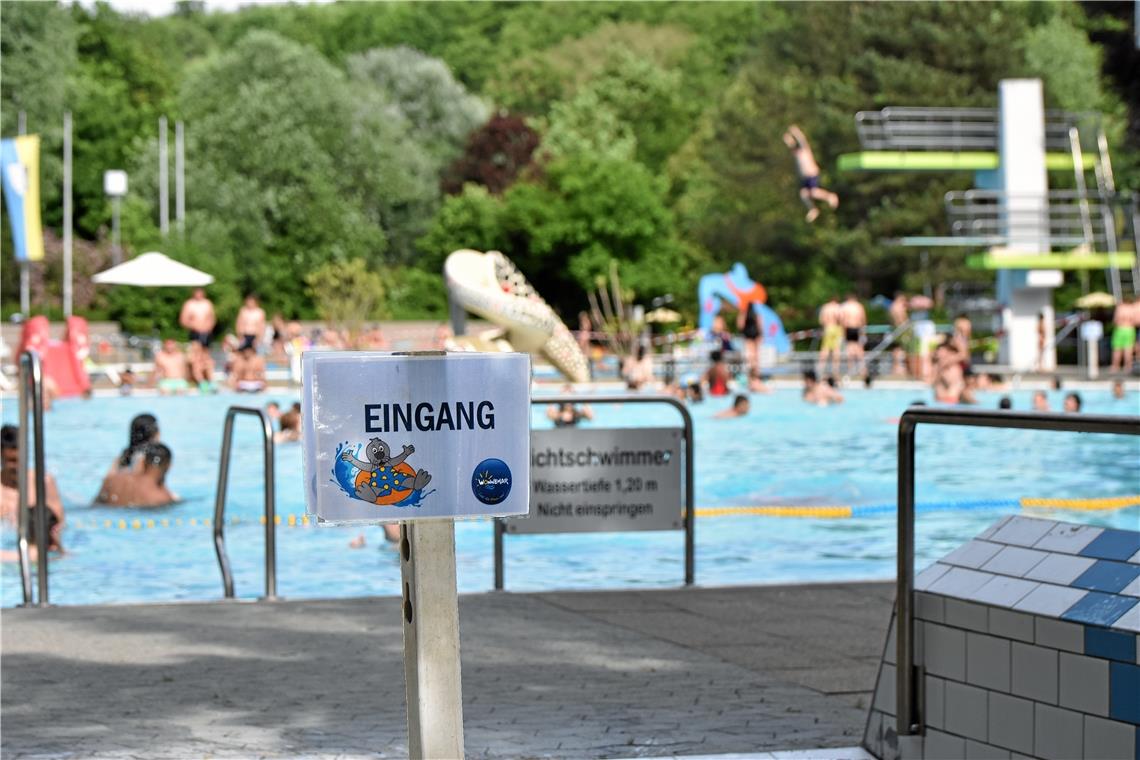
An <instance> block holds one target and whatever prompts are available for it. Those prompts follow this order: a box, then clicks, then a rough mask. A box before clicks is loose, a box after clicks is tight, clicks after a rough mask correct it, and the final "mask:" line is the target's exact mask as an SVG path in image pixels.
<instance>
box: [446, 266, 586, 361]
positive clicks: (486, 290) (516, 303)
mask: <svg viewBox="0 0 1140 760" xmlns="http://www.w3.org/2000/svg"><path fill="white" fill-rule="evenodd" d="M443 275H444V278H445V279H446V281H447V289H448V292H449V293H450V294H451V298H452V299H453V301H454V302H455V303H457V304H459V306H461V307H463V309H464V310H466V311H468V312H470V313H472V314H475V315H477V316H479V317H482V318H483V319H486V320H487V321H488V322H491V323H492V324H494V325H497V326H498V327H499V328H501V329H502V331H503V333H504V335H503V339H504V340H506V341H507V343H509V345H510V347H511V348H513V349H514V350H516V351H527V352H530V353H536V354H540V355H542V356H543V357H545V358H546V359H547V360H548V361H549V362H550V363H551V364H553V365H554V366H555V367H556V368H557V369H558V370H559V371H560V372H561V373H562V374H563V375H564V376H565V377H566V379H567V380H570V381H572V382H576V383H581V382H586V381H588V380H589V379H590V370H589V365H588V364H587V362H586V357H585V355H584V354H583V353H582V350H581V349H580V348H579V347H578V342H577V341H576V340H575V339H574V336H573V335H572V334H571V333H570V330H569V329H567V327H566V325H565V324H563V322H562V320H561V319H560V318H559V316H558V315H557V314H555V313H554V310H553V309H551V308H550V306H549V304H547V303H546V301H544V300H542V297H541V296H539V295H538V293H537V292H536V291H535V289H534V288H533V287H531V284H530V283H529V282H527V279H526V277H525V276H523V274H522V272H520V271H519V270H518V269H517V268H516V267H515V265H514V264H512V263H511V260H510V259H508V258H507V257H506V256H504V255H503V254H502V253H500V252H499V251H488V252H487V253H480V252H479V251H472V250H469V249H464V250H460V251H455V252H454V253H452V254H451V255H450V256H448V257H447V261H445V262H444V264H443ZM496 345H499V346H500V347H502V341H501V340H500V341H497V342H496Z"/></svg>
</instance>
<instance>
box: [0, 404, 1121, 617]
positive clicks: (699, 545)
mask: <svg viewBox="0 0 1140 760" xmlns="http://www.w3.org/2000/svg"><path fill="white" fill-rule="evenodd" d="M928 395H929V394H928V393H926V392H923V391H916V390H905V391H904V390H897V391H895V390H875V391H863V390H853V391H850V392H847V403H846V404H844V405H843V406H841V407H835V408H826V409H821V408H817V407H813V406H808V405H806V404H803V403H802V402H801V401H800V399H799V395H798V393H797V392H795V391H793V390H781V391H777V392H776V393H775V394H773V395H771V396H759V395H756V396H753V397H752V411H751V413H750V414H749V416H748V417H745V418H742V419H732V420H717V419H713V414H714V413H715V412H717V411H719V410H721V409H723V408H725V407H726V406H728V405H729V403H730V402H729V400H728V399H716V400H709V401H707V402H705V403H703V404H699V405H696V406H693V407H692V412H693V417H694V423H695V429H696V446H695V449H696V494H697V505H698V507H699V508H700V507H722V506H744V505H778V504H787V505H835V504H842V505H888V504H892V503H893V502H894V499H895V488H896V485H895V468H896V455H897V453H896V432H897V426H896V424H895V423H894V421H893V418H896V417H897V416H898V415H899V414H900V413H901V412H902V411H903V410H904V409H905V407H906V405H907V404H909V403H910V402H912V401H914V400H916V399H920V398H925V397H927V396H928ZM1010 395H1012V396H1013V398H1014V404H1015V407H1016V408H1020V409H1025V408H1027V407H1028V406H1029V397H1030V393H1029V392H1028V391H1024V392H1017V393H1012V394H1010ZM1062 395H1063V394H1062V393H1059V392H1053V393H1050V402H1051V404H1052V405H1053V407H1054V408H1057V407H1059V406H1060V400H1061V396H1062ZM1082 395H1083V396H1084V398H1085V409H1086V411H1090V412H1101V413H1109V414H1113V413H1116V414H1135V413H1137V412H1138V411H1140V404H1138V401H1137V396H1136V394H1131V395H1130V396H1129V397H1128V398H1127V399H1126V400H1123V401H1114V400H1113V399H1112V398H1111V397H1110V396H1109V394H1108V393H1107V392H1086V393H1083V394H1082ZM997 398H998V395H997V394H988V395H984V396H983V398H982V399H981V406H982V407H983V408H994V407H995V406H996V405H997ZM270 399H274V400H277V401H279V402H282V403H284V402H288V401H292V400H293V399H292V398H291V397H290V396H289V395H288V394H276V395H274V394H270V395H267V396H264V397H257V398H252V399H251V398H250V397H239V396H229V395H221V396H216V397H182V398H153V397H152V398H98V399H95V400H92V401H82V400H78V399H74V400H64V401H60V402H58V403H57V405H56V408H55V410H54V411H52V412H50V413H49V414H48V415H47V417H46V422H45V424H46V434H45V440H46V441H47V444H48V450H47V463H48V468H49V470H50V471H51V472H52V473H54V474H55V475H56V477H57V479H58V480H59V484H60V489H61V491H62V493H63V499H64V504H65V507H66V508H67V510H68V522H69V526H68V529H67V533H66V535H65V543H66V547H67V549H68V555H67V556H65V557H63V558H61V559H59V560H58V561H53V562H52V565H51V597H52V601H53V602H54V603H57V604H91V603H113V602H144V601H170V600H208V599H218V598H220V597H221V596H222V586H221V577H220V573H219V571H218V566H217V560H216V558H215V556H214V550H213V543H212V538H211V536H212V533H211V528H210V527H209V526H207V525H203V524H202V522H201V521H202V520H204V519H206V518H210V517H212V515H213V497H214V487H215V482H216V478H217V470H218V447H219V444H220V440H221V431H222V424H223V420H224V417H225V412H226V409H227V408H228V407H229V406H230V405H231V404H250V403H257V404H264V403H266V402H267V401H269V400H270ZM14 406H15V405H14V404H13V403H5V404H4V410H3V417H4V420H5V421H6V422H10V421H13V420H14V419H15V418H16V411H15V409H14ZM140 412H152V413H154V414H156V415H157V416H158V418H159V423H160V425H161V428H162V439H163V441H164V442H166V443H167V444H168V445H169V446H170V447H171V448H172V450H173V451H174V464H173V468H172V470H171V474H170V478H169V482H170V485H171V487H172V488H173V489H174V490H175V491H176V492H178V493H179V494H180V495H181V496H182V497H183V499H184V501H183V502H181V503H180V504H177V505H175V506H172V507H169V508H165V509H160V510H124V509H111V508H106V507H93V506H90V500H91V498H92V497H93V496H94V494H95V493H96V491H97V490H98V487H99V484H100V482H101V479H102V477H103V475H104V473H105V472H106V469H107V467H108V466H109V464H110V462H111V460H112V459H113V458H114V456H115V455H116V454H117V453H118V451H119V450H120V449H121V448H122V447H123V446H124V445H125V442H126V432H127V427H128V424H129V422H130V420H131V418H132V417H133V416H134V415H136V414H138V413H140ZM595 412H596V413H597V420H596V421H595V422H594V423H592V424H594V425H596V426H599V427H611V426H613V427H622V426H665V425H673V424H679V420H678V415H677V413H676V411H675V410H673V409H670V408H668V407H663V406H662V407H657V406H652V407H651V406H648V405H628V404H627V405H621V406H599V407H597V408H596V409H595ZM534 419H535V423H534V424H535V426H536V427H545V426H548V425H549V423H548V422H547V421H546V420H545V419H544V418H543V416H542V412H541V409H539V410H536V413H535V417H534ZM260 457H261V444H260V440H259V438H258V436H257V434H256V423H255V422H254V421H253V420H251V419H249V418H239V420H238V424H237V432H236V437H235V444H234V459H233V466H232V468H231V474H230V497H229V502H228V508H227V516H228V517H229V518H231V519H232V518H234V517H237V518H239V519H240V523H239V524H237V525H228V526H227V528H226V538H227V545H228V548H229V552H230V561H231V563H232V565H233V570H234V576H235V585H236V590H237V595H238V596H239V597H242V598H256V597H257V596H258V595H259V594H260V592H261V589H262V588H263V538H262V530H263V529H262V528H261V526H260V525H259V524H258V520H259V517H260V515H261V510H262V507H261V488H260V481H261V472H262V471H261V464H260ZM916 462H917V472H918V475H917V480H918V488H917V499H918V501H919V503H920V504H923V503H935V502H944V501H966V502H972V501H983V500H1002V499H1019V498H1022V497H1057V498H1086V497H1104V496H1121V495H1130V494H1136V493H1140V441H1138V440H1137V439H1135V438H1125V437H1114V436H1100V435H1097V436H1085V435H1078V434H1062V433H1043V432H1034V431H1016V430H986V429H969V428H939V427H920V428H919V431H918V453H917V458H916ZM276 464H277V511H278V514H280V515H283V516H285V517H286V524H285V525H283V526H282V527H281V528H279V529H278V532H277V561H278V570H277V582H278V593H279V594H281V595H282V596H285V597H291V598H304V597H342V596H362V595H370V594H398V593H399V590H400V583H399V578H400V568H399V563H398V561H397V556H396V553H395V552H394V551H392V550H390V549H389V548H387V546H386V545H385V542H384V540H383V537H382V532H381V530H380V529H379V528H366V529H364V530H363V533H364V534H365V536H366V539H367V547H366V548H365V549H360V550H353V549H350V548H348V543H349V541H350V540H351V539H352V538H353V537H354V536H356V535H357V534H358V533H360V532H361V531H359V530H354V529H351V528H316V527H288V525H287V516H288V515H290V514H296V515H300V514H301V513H303V511H304V504H303V496H302V491H301V451H300V446H299V445H298V444H285V445H281V446H278V447H277V462H276ZM1009 511H1012V510H1011V508H1009V507H1000V508H995V507H989V508H987V507H981V508H974V509H969V510H963V509H952V510H945V511H937V510H936V511H927V512H924V513H922V514H920V515H919V520H918V527H917V532H916V533H917V546H916V554H917V563H918V564H919V566H921V565H923V564H925V563H928V562H930V561H932V560H933V559H934V558H936V557H938V556H941V555H943V554H945V553H946V552H947V551H949V550H950V549H951V548H952V547H953V546H955V545H957V544H958V543H960V542H961V541H962V540H963V539H965V538H967V537H969V536H971V535H974V534H975V533H977V532H979V531H980V530H981V529H982V528H983V527H984V526H985V525H986V524H988V523H990V522H991V521H992V520H993V519H995V517H996V516H998V515H1000V514H1005V513H1007V512H1009ZM1049 514H1051V515H1055V516H1056V517H1057V518H1058V519H1069V520H1076V521H1081V522H1090V523H1095V524H1100V525H1111V526H1116V527H1126V528H1131V529H1137V528H1138V527H1140V507H1129V508H1126V509H1121V510H1115V511H1098V512H1071V511H1053V512H1050V513H1049ZM135 519H138V520H139V521H140V528H139V529H132V528H131V527H130V524H131V523H132V521H134V520H135ZM107 520H111V521H113V522H112V527H110V528H107V527H104V525H105V522H106V521H107ZM120 520H124V521H126V524H127V528H126V529H119V528H118V527H117V525H118V524H119V521H120ZM147 520H154V521H155V527H153V528H147V527H146V521H147ZM163 520H166V521H167V523H168V527H162V526H161V523H162V521H163ZM191 521H193V522H194V523H195V524H194V525H191ZM179 523H180V524H179ZM456 541H457V552H458V556H457V568H458V582H459V589H460V591H464V592H468V591H481V590H487V589H489V588H491V586H492V579H493V557H492V526H491V524H490V523H489V522H486V521H478V522H466V523H460V524H458V526H457V530H456ZM3 542H4V546H5V548H10V547H12V546H13V545H14V534H13V531H11V529H7V530H5V532H4V533H3ZM506 542H507V543H506V552H505V553H506V587H507V588H508V589H511V590H520V591H521V590H539V589H553V588H560V589H567V588H607V587H608V588H613V587H626V588H628V587H637V586H646V587H649V586H670V585H678V584H680V582H681V579H682V577H683V553H682V552H683V536H682V534H681V533H680V532H669V533H628V534H567V535H545V536H508V537H507V538H506ZM894 552H895V516H894V513H893V511H886V510H884V511H882V512H880V513H878V514H872V515H869V516H862V517H851V518H846V519H818V518H811V519H803V518H798V519H797V518H781V517H766V516H755V515H746V516H745V515H731V516H718V517H701V518H698V520H697V525H696V572H697V582H698V583H699V584H705V585H723V584H741V583H774V582H797V581H822V580H850V579H867V578H890V577H893V575H894ZM0 591H2V598H0V601H2V604H3V606H6V607H8V606H12V605H15V604H18V603H19V602H20V601H21V595H20V583H19V573H18V569H17V566H16V565H15V564H12V563H7V564H5V565H4V566H3V569H2V571H0Z"/></svg>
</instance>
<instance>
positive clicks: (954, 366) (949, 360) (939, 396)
mask: <svg viewBox="0 0 1140 760" xmlns="http://www.w3.org/2000/svg"><path fill="white" fill-rule="evenodd" d="M962 361H963V356H962V354H961V352H960V351H959V350H958V347H957V346H956V345H955V343H954V340H953V338H951V336H949V335H947V336H946V337H945V338H944V339H943V341H942V343H941V344H939V346H938V348H936V349H935V350H934V381H933V383H931V384H932V385H933V386H934V400H935V401H940V402H942V403H945V404H957V403H959V402H961V400H962V393H963V391H965V389H966V378H965V373H964V372H963V370H962Z"/></svg>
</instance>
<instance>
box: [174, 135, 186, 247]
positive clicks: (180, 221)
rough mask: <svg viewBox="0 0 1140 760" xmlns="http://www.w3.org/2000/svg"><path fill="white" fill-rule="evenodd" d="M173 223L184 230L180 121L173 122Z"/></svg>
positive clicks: (183, 159) (183, 157) (183, 150)
mask: <svg viewBox="0 0 1140 760" xmlns="http://www.w3.org/2000/svg"><path fill="white" fill-rule="evenodd" d="M174 220H175V221H174V223H175V226H176V227H178V234H180V235H181V234H182V233H183V232H185V231H186V135H185V133H184V132H183V129H182V122H180V121H176V122H174Z"/></svg>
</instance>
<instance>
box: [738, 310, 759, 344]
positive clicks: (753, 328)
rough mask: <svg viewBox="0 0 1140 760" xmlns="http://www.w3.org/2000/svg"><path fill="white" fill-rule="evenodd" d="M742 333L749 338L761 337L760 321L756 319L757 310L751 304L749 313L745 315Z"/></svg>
mask: <svg viewBox="0 0 1140 760" xmlns="http://www.w3.org/2000/svg"><path fill="white" fill-rule="evenodd" d="M740 334H741V335H743V336H744V337H745V338H747V339H748V340H756V339H757V338H759V337H760V323H759V320H757V319H756V311H755V310H754V309H753V308H752V305H751V304H749V305H748V313H747V314H746V315H745V317H744V329H743V330H741V331H740Z"/></svg>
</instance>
